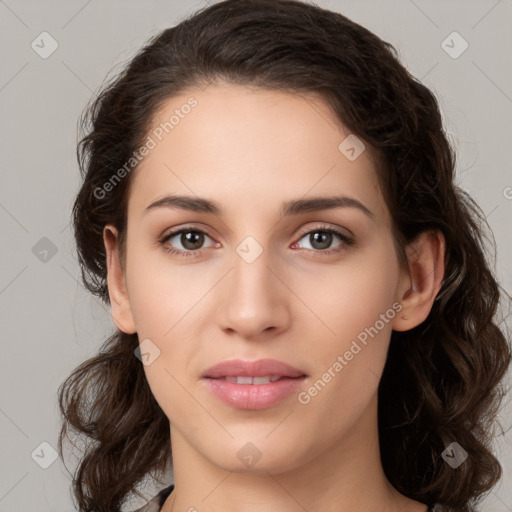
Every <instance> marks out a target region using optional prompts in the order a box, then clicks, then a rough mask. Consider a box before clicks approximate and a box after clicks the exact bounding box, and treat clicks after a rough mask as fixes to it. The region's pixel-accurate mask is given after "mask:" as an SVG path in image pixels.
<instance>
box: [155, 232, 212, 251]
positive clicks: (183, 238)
mask: <svg viewBox="0 0 512 512" xmlns="http://www.w3.org/2000/svg"><path fill="white" fill-rule="evenodd" d="M205 237H207V238H210V237H209V236H208V234H207V233H205V232H204V231H202V230H201V229H198V228H193V227H190V226H189V227H185V228H181V229H179V230H176V231H173V232H171V233H168V234H167V235H165V236H164V238H162V239H161V240H160V244H161V245H162V248H163V249H164V251H166V252H169V253H171V254H175V255H178V256H183V257H186V256H194V255H198V254H201V251H200V249H203V247H202V246H203V244H204V240H205ZM173 239H177V240H176V241H175V242H174V243H173V244H169V242H171V241H172V240H173ZM210 240H211V239H210ZM176 243H179V244H181V246H182V247H183V249H179V248H178V249H176V248H175V247H174V245H175V244H176ZM213 246H215V243H214V244H213V245H212V247H213Z"/></svg>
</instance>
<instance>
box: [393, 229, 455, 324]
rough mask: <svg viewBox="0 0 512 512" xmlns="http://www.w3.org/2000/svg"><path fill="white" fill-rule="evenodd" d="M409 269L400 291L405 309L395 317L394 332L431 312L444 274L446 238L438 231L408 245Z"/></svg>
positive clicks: (424, 233)
mask: <svg viewBox="0 0 512 512" xmlns="http://www.w3.org/2000/svg"><path fill="white" fill-rule="evenodd" d="M406 253H407V260H408V262H409V271H407V270H404V271H403V273H402V276H401V282H400V284H399V290H398V298H397V300H398V302H400V304H401V305H402V309H401V310H400V312H399V313H398V314H397V316H396V317H395V318H394V321H393V329H394V330H395V331H408V330H409V329H412V328H413V327H416V326H417V325H419V324H421V323H422V322H423V321H424V320H425V319H426V318H427V316H428V314H429V313H430V310H431V309H432V304H433V303H434V300H435V298H436V295H437V293H438V292H439V290H440V288H441V284H442V281H443V277H444V258H445V239H444V236H443V234H442V233H441V232H440V231H438V230H435V231H425V232H423V233H420V235H418V237H417V238H415V239H414V241H413V242H411V243H410V244H409V245H408V246H407V247H406Z"/></svg>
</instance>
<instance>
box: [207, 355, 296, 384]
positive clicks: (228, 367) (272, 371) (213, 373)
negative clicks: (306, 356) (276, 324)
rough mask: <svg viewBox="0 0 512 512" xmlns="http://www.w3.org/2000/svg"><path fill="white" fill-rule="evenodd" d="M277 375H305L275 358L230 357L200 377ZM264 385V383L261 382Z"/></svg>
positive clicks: (293, 376)
mask: <svg viewBox="0 0 512 512" xmlns="http://www.w3.org/2000/svg"><path fill="white" fill-rule="evenodd" d="M265 375H279V376H281V377H290V378H296V377H302V376H304V375H306V374H305V373H304V372H303V371H301V370H299V369H298V368H294V367H293V366H290V365H289V364H286V363H283V362H282V361H278V360H277V359H258V360H257V361H242V360H241V359H230V360H228V361H222V362H221V363H219V364H216V365H215V366H212V367H211V368H209V369H208V370H206V371H205V372H204V373H203V375H202V376H201V377H203V378H210V379H219V378H222V377H238V376H240V377H265ZM262 385H264V384H262Z"/></svg>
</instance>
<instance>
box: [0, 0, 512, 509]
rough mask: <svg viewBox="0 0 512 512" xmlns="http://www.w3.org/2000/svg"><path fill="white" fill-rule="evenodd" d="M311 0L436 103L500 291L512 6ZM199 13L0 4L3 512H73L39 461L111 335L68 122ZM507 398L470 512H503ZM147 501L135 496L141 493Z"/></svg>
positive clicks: (75, 1)
mask: <svg viewBox="0 0 512 512" xmlns="http://www.w3.org/2000/svg"><path fill="white" fill-rule="evenodd" d="M317 3H318V5H320V6H322V7H326V8H329V9H331V10H335V11H338V12H341V13H343V14H345V15H346V16H348V17H349V18H351V19H353V20H354V21H356V22H358V23H360V24H362V25H363V26H365V27H367V28H369V29H370V30H372V31H373V32H375V33H376V34H377V35H379V36H380V37H381V38H383V39H384V40H386V41H389V42H391V43H392V44H393V45H395V47H396V48H397V49H398V50H399V54H400V57H401V60H402V62H403V63H404V64H405V65H406V67H407V68H408V69H409V70H410V71H411V73H412V74H413V75H415V76H416V77H418V78H419V79H421V80H422V81H423V82H424V83H425V84H426V85H427V86H428V87H430V88H431V89H432V90H433V91H434V93H435V94H436V95H437V96H438V98H439V101H440V103H441V107H442V109H443V114H444V118H445V124H446V128H447V130H448V132H449V134H450V136H451V137H452V139H453V142H454V144H455V147H456V149H457V151H458V162H457V176H458V182H459V183H460V184H461V185H462V186H463V188H464V189H466V190H467V191H468V192H469V193H471V194H472V195H473V197H474V198H475V199H476V200H477V202H478V203H479V205H480V206H481V208H482V210H483V211H484V213H485V215H486V218H487V221H488V222H489V225H490V226H491V228H492V230H493V232H494V236H495V239H496V243H497V249H498V257H497V260H496V273H497V275H498V277H499V279H500V281H501V283H502V285H503V287H504V288H505V289H506V290H507V291H508V292H509V293H511V292H512V263H511V262H512V258H511V256H512V242H511V236H510V229H511V219H512V173H511V166H510V163H511V158H510V155H511V152H510V147H511V142H512V137H511V135H512V134H511V131H512V130H511V128H512V66H511V63H512V58H511V53H510V48H512V31H511V30H510V27H511V26H512V2H511V1H510V0H499V1H497V0H470V1H467V0H464V1H463V0H457V1H456V0H451V1H441V0H436V1H426V0H387V1H380V2H379V1H376V0H374V1H370V0H360V1H356V0H318V2H317ZM204 5H205V4H204V2H203V1H184V0H180V1H177V0H165V1H164V0H151V1H142V0H104V1H100V0H89V1H87V0H68V1H66V2H62V1H57V0H45V1H36V0H0V48H1V55H2V60H1V62H2V65H1V68H0V108H1V119H2V131H1V135H2V136H1V137H0V148H1V149H0V156H1V167H0V180H1V181H0V227H1V251H0V258H1V265H0V316H1V334H2V351H1V360H0V361H1V363H0V364H1V367H0V379H1V388H0V389H1V395H0V432H1V436H0V464H1V467H0V511H1V512H28V511H31V512H50V511H51V512H61V511H71V510H74V507H73V504H72V500H71V496H70V479H69V476H68V474H67V472H66V470H65V468H64V466H63V465H62V463H61V462H60V460H56V461H53V458H52V454H53V453H54V451H53V450H54V448H56V446H57V444H56V440H57V434H58V428H59V415H58V409H57V401H56V392H57V388H58V386H59V384H60V383H61V382H62V381H63V379H64V378H65V377H66V376H67V375H68V374H69V373H70V371H71V370H72V369H73V368H74V367H75V366H77V365H78V364H79V363H80V362H81V361H83V360H84V359H85V358H86V357H88V356H90V355H92V354H93V353H94V352H95V351H96V350H97V349H98V347H99V345H100V344H101V343H102V342H103V341H104V340H105V339H106V337H107V336H108V334H110V333H111V332H112V330H113V324H112V322H111V319H110V316H109V312H108V311H107V310H105V308H103V307H102V306H101V304H100V303H99V302H98V301H97V300H96V299H94V298H92V297H91V296H90V295H89V294H88V293H86V292H85V290H84V289H83V287H82V286H81V283H80V279H79V268H78V265H77V261H76V255H75V252H74V248H73V238H72V231H71V229H70V208H71V204H72V201H73V199H74V195H75V194H76V192H77V190H78V186H79V174H78V166H77V162H76V157H75V150H76V142H77V120H78V117H79V115H80V113H81V111H82V110H83V108H84V107H85V105H86V103H87V102H88V100H89V99H90V98H91V97H92V95H93V93H94V92H95V91H96V90H97V89H98V88H99V86H100V85H101V83H102V82H103V80H104V79H105V77H106V76H107V74H108V73H110V72H112V71H113V70H114V71H115V70H119V69H120V68H121V66H122V65H123V64H124V63H126V62H127V61H128V60H129V58H130V57H131V56H132V55H133V54H134V52H135V51H137V50H138V49H139V48H140V47H141V46H142V45H143V43H144V42H145V41H146V40H147V39H148V38H149V37H150V36H152V35H154V34H156V33H157V32H159V31H160V30H162V29H164V28H167V27H169V26H172V25H175V24H176V23H178V22H179V21H180V20H182V19H183V18H184V17H185V16H188V15H190V14H191V13H193V12H194V11H195V10H197V9H198V8H200V7H203V6H204ZM43 32H46V34H43V35H41V33H43ZM454 32H456V34H454ZM41 39H44V43H41ZM466 46H467V48H466ZM55 48H56V49H55ZM52 50H54V51H53V53H51V55H48V53H50V52H51V51H52ZM45 52H46V53H45ZM510 401H511V395H510V394H509V395H508V396H507V398H506V399H505V401H504V404H503V408H502V410H501V412H500V417H501V421H502V424H503V433H502V434H501V435H499V436H498V437H497V439H496V451H497V454H498V456H499V458H500V459H501V461H502V463H503V469H504V478H503V480H502V482H501V484H500V485H499V486H498V487H496V488H495V489H494V490H493V491H492V492H491V493H490V494H489V496H488V497H487V498H486V500H485V502H484V504H483V507H482V510H483V511H492V512H505V511H512V454H511V446H512V443H511V436H512V429H511V430H510V431H508V429H509V428H510V426H511V424H512V419H511V417H512V415H511V408H510V405H509V404H510ZM41 443H43V444H41ZM68 465H69V466H70V467H73V461H69V462H68ZM45 466H47V467H46V468H45ZM155 492H156V489H155V488H153V487H152V486H148V487H146V488H145V489H144V493H145V496H147V497H151V496H152V495H153V494H154V493H155ZM142 503H144V502H143V501H133V503H132V507H133V508H135V507H136V506H140V505H141V504H142Z"/></svg>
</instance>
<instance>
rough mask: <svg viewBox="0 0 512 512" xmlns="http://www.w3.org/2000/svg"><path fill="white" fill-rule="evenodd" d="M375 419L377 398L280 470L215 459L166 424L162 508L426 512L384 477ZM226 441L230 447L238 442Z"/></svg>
mask: <svg viewBox="0 0 512 512" xmlns="http://www.w3.org/2000/svg"><path fill="white" fill-rule="evenodd" d="M376 425H377V407H376V399H375V400H374V401H372V404H371V407H369V408H368V409H367V410H366V411H364V412H363V415H362V417H361V418H360V419H359V421H358V422H356V425H355V426H354V427H353V428H352V429H351V430H350V431H349V432H347V433H345V435H344V436H343V438H342V439H333V441H332V444H330V446H329V448H328V449H327V450H324V451H323V452H322V453H316V454H315V456H314V458H310V459H307V460H306V459H304V460H295V463H294V464H293V465H292V467H287V468H286V469H283V468H282V467H279V468H278V467H273V466H272V464H270V463H268V462H267V464H265V463H264V462H265V461H264V458H263V457H262V458H261V460H260V461H259V462H258V463H257V464H256V465H255V466H254V467H253V468H252V469H250V470H246V471H245V472H240V470H239V469H238V470H236V471H235V470H234V469H232V468H222V467H219V466H218V465H215V464H213V463H212V461H211V460H209V459H207V458H206V457H204V455H202V454H201V453H200V451H199V450H197V449H195V448H194V447H193V446H192V445H191V444H190V443H189V442H188V441H187V439H186V438H185V437H184V436H183V435H182V433H181V432H180V431H179V430H178V429H177V428H175V427H173V426H172V424H171V440H172V451H173V466H174V482H175V489H174V491H173V492H172V493H171V495H170V496H169V498H168V499H167V501H166V503H165V504H164V507H163V508H162V512H178V511H182V510H186V511H189V510H190V511H191V512H192V511H201V512H221V511H222V512H264V511H265V512H266V511H268V510H283V511H291V510H293V511H300V510H306V511H307V510H322V511H324V512H331V511H332V512H345V511H347V512H348V511H350V512H355V511H367V510H374V511H379V512H398V511H404V512H406V511H407V512H426V506H425V505H422V504H421V503H419V502H416V501H413V500H410V499H409V498H406V497H405V496H403V495H401V494H400V493H399V492H398V491H397V490H396V489H395V488H394V487H392V486H391V484H390V483H389V481H388V480H387V478H386V477H385V474H384V471H383V468H382V464H381V460H380V450H379V441H378V430H377V428H373V427H372V426H375V427H376ZM311 437H314V432H312V433H311ZM232 441H233V445H235V444H236V445H237V446H236V447H235V446H233V450H234V451H235V452H236V451H238V450H239V449H240V447H241V446H242V444H241V443H240V442H239V441H238V443H235V441H234V440H232ZM308 441H309V442H310V443H314V439H310V440H308V439H305V440H304V443H307V442H308ZM228 449H230V448H228ZM298 451H299V450H298ZM311 452H314V450H311ZM311 452H310V453H311Z"/></svg>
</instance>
